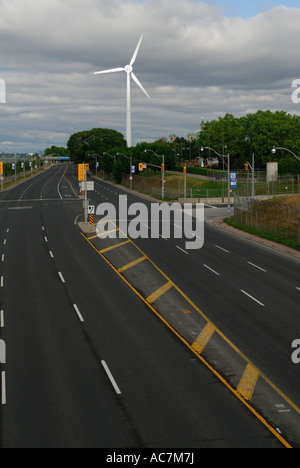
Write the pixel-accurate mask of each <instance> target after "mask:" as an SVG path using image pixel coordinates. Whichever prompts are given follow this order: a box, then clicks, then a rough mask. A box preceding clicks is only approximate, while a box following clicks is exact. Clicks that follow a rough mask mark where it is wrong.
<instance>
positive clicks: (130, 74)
mask: <svg viewBox="0 0 300 468" xmlns="http://www.w3.org/2000/svg"><path fill="white" fill-rule="evenodd" d="M142 40H143V35H142V36H141V38H140V40H139V43H138V45H137V47H136V49H135V52H134V54H133V56H132V59H131V61H130V63H129V65H126V67H125V68H113V69H112V70H104V71H99V72H96V73H94V75H103V74H105V73H118V72H122V71H125V73H126V74H127V118H126V140H127V145H128V147H129V148H131V146H132V139H131V88H130V85H131V78H132V79H133V81H135V83H136V84H137V85H138V86H139V88H140V89H141V90H142V91H143V93H145V94H146V96H147V98H148V99H151V98H150V96H149V94H148V93H147V91H146V90H145V88H144V87H143V85H142V84H141V83H140V81H139V80H138V79H137V77H136V76H135V74H134V73H133V65H134V63H135V61H136V58H137V54H138V52H139V49H140V46H141V43H142Z"/></svg>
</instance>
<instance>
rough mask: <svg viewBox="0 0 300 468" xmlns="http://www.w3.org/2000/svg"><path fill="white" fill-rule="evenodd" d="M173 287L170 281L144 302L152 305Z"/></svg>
mask: <svg viewBox="0 0 300 468" xmlns="http://www.w3.org/2000/svg"><path fill="white" fill-rule="evenodd" d="M172 287H173V283H171V282H170V281H169V282H168V283H167V284H165V285H164V286H163V287H162V288H159V289H158V290H157V291H155V292H154V293H153V294H151V296H149V297H148V298H147V299H146V300H147V302H148V303H149V304H153V302H155V301H157V299H159V298H160V297H161V296H162V295H163V294H165V293H166V292H167V291H169V289H171V288H172Z"/></svg>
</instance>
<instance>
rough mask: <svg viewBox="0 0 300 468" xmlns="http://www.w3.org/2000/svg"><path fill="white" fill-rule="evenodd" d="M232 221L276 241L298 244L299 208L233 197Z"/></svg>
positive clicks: (299, 239) (275, 202)
mask: <svg viewBox="0 0 300 468" xmlns="http://www.w3.org/2000/svg"><path fill="white" fill-rule="evenodd" d="M234 219H235V222H237V223H238V224H241V225H244V226H247V227H250V228H254V229H255V230H257V231H260V232H261V233H263V234H269V235H271V236H273V237H274V238H277V239H282V240H285V241H294V242H296V243H298V244H299V243H300V208H299V207H297V206H294V205H289V204H285V203H280V202H279V201H277V200H276V198H274V199H272V200H265V201H264V200H261V201H257V200H253V201H252V200H251V198H248V197H239V196H235V206H234Z"/></svg>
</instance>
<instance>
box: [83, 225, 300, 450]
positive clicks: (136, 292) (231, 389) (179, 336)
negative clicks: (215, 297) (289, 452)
mask: <svg viewBox="0 0 300 468" xmlns="http://www.w3.org/2000/svg"><path fill="white" fill-rule="evenodd" d="M81 235H82V237H83V238H84V239H85V240H86V241H87V242H88V243H89V244H90V246H91V247H92V248H93V249H94V250H95V251H96V252H97V254H98V255H100V257H101V258H102V260H104V261H105V262H106V263H107V264H108V265H109V266H110V267H111V268H112V269H113V270H114V271H115V273H116V274H117V275H118V276H119V277H120V278H121V279H122V281H124V283H126V284H127V286H128V287H129V288H130V289H131V290H132V291H133V292H134V293H135V294H136V295H137V297H139V298H140V299H141V301H143V302H144V304H145V305H146V306H148V307H149V308H150V309H151V310H152V312H153V313H154V314H155V315H156V316H157V317H158V318H159V319H160V320H161V321H162V322H163V323H164V324H165V325H166V327H168V328H169V330H171V331H172V333H174V335H176V336H177V338H179V340H180V341H181V342H182V343H184V344H185V346H186V347H187V348H189V349H190V350H191V351H192V352H193V353H194V354H195V356H196V357H197V358H198V359H199V360H200V361H201V362H202V363H203V364H204V365H205V366H206V367H207V368H208V369H209V370H210V371H211V372H212V373H213V374H214V375H215V376H216V377H217V378H218V379H219V380H220V381H221V382H222V383H223V384H224V385H225V387H227V388H228V389H229V390H230V391H231V392H232V393H233V395H235V396H236V398H238V400H240V401H241V402H242V403H243V404H244V405H245V406H246V408H248V410H249V411H250V412H251V413H252V414H253V415H254V416H255V417H256V418H257V419H258V420H259V421H260V422H261V423H262V424H263V425H264V426H265V427H266V428H267V429H268V430H269V431H270V432H271V433H272V434H273V435H274V436H275V437H276V438H277V439H278V440H279V441H280V442H281V443H282V444H283V445H284V446H285V447H286V448H289V449H291V448H293V447H292V446H291V445H290V444H289V443H288V442H287V441H286V440H285V439H284V438H283V437H282V436H281V435H280V434H279V433H278V432H277V431H276V430H275V429H274V428H273V427H272V426H271V425H270V424H269V423H268V422H267V421H266V419H265V418H264V417H263V416H261V415H260V414H259V413H258V412H257V411H256V410H255V408H253V406H251V405H250V404H249V403H248V402H247V401H246V400H245V398H243V397H242V395H241V394H240V393H238V392H237V391H236V390H235V388H234V387H232V385H230V383H228V382H227V381H226V380H225V378H224V377H222V375H221V374H220V373H219V372H218V371H217V370H216V369H214V368H213V367H212V366H211V365H210V364H209V363H208V362H207V361H206V360H205V359H204V358H203V356H201V354H199V353H198V352H197V351H196V350H195V349H194V348H193V347H192V346H191V345H190V344H189V343H188V342H187V341H186V340H185V339H184V338H183V337H182V336H181V335H180V334H179V333H178V332H177V331H176V330H175V328H173V327H172V326H171V325H170V324H169V322H167V320H166V319H164V318H163V317H162V315H160V313H159V312H158V311H157V310H156V309H155V308H154V307H153V306H152V304H150V303H149V302H148V301H147V300H146V299H145V298H144V297H143V296H142V295H141V293H139V291H137V290H136V289H135V288H134V287H133V286H132V284H130V283H129V281H128V280H127V279H126V278H125V277H124V276H122V275H121V273H119V272H118V270H117V269H116V268H115V267H114V266H113V264H112V263H111V262H110V261H109V260H108V259H107V258H106V257H105V256H104V255H103V254H102V253H101V252H99V250H97V249H96V247H95V246H94V245H93V243H92V242H90V241H89V239H88V238H87V237H86V236H85V235H84V234H83V233H81ZM131 242H132V241H131ZM132 243H133V242H132ZM133 245H135V244H133ZM137 248H138V247H137ZM139 250H140V249H139ZM148 260H149V258H148ZM151 263H153V262H152V261H151ZM164 276H165V275H164ZM176 289H178V288H176ZM179 291H180V290H179ZM273 388H275V389H276V387H274V385H273ZM283 396H284V395H283ZM285 399H287V398H286V397H285ZM296 408H297V407H296Z"/></svg>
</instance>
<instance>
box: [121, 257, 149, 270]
mask: <svg viewBox="0 0 300 468" xmlns="http://www.w3.org/2000/svg"><path fill="white" fill-rule="evenodd" d="M145 260H147V258H146V257H141V258H138V259H137V260H134V262H131V263H128V264H127V265H125V266H123V267H122V268H119V269H118V272H119V273H123V272H124V271H127V270H129V269H130V268H132V267H134V266H136V265H138V264H139V263H141V262H144V261H145Z"/></svg>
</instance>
